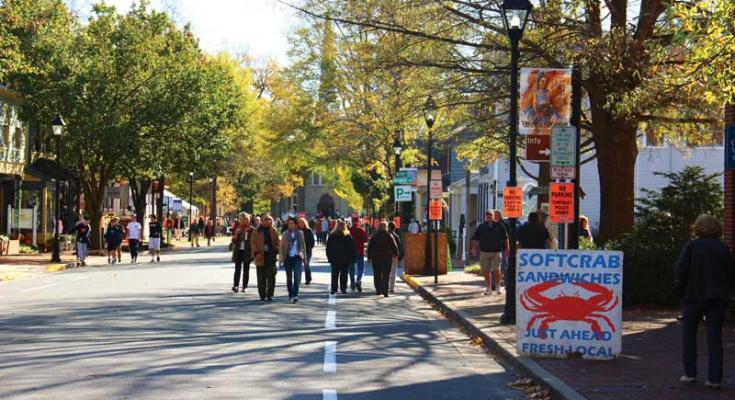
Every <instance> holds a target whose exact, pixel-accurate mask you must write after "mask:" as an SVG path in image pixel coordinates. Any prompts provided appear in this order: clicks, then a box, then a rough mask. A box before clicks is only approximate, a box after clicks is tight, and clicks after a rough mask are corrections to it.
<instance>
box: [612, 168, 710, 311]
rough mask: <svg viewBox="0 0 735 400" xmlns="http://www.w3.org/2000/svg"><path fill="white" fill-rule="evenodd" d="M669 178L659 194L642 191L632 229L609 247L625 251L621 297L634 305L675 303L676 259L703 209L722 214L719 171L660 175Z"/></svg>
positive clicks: (707, 211) (697, 170)
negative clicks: (642, 196) (717, 172)
mask: <svg viewBox="0 0 735 400" xmlns="http://www.w3.org/2000/svg"><path fill="white" fill-rule="evenodd" d="M657 175H660V176H664V177H666V178H667V179H668V180H669V183H668V184H667V185H666V186H665V187H664V188H663V189H661V191H660V192H656V191H653V190H648V189H644V193H645V197H644V198H643V199H639V203H638V205H637V206H636V223H635V228H634V229H633V232H631V233H629V234H628V235H626V236H625V237H623V239H622V240H621V241H620V242H617V243H609V244H608V245H607V246H606V247H607V248H610V249H619V250H622V251H623V252H625V267H624V268H625V269H624V271H625V273H624V278H623V299H624V304H626V305H627V306H632V305H643V304H645V305H663V306H671V305H676V304H677V302H678V299H677V298H676V296H675V295H674V291H673V283H674V263H675V262H676V259H677V257H678V256H679V253H680V252H681V249H682V247H683V246H684V244H685V243H686V242H687V241H688V240H689V239H690V237H691V226H692V225H693V224H694V221H695V220H696V218H697V216H698V215H699V214H702V213H707V214H712V215H714V216H716V217H718V218H720V217H721V216H722V211H723V208H722V207H723V205H722V187H721V186H720V183H719V181H718V177H719V174H712V175H705V174H704V170H703V169H702V168H701V167H687V168H685V169H684V170H682V171H680V172H676V173H657Z"/></svg>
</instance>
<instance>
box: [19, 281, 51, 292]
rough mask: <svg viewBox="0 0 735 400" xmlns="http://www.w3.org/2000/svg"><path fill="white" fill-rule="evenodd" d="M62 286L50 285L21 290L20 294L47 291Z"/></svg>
mask: <svg viewBox="0 0 735 400" xmlns="http://www.w3.org/2000/svg"><path fill="white" fill-rule="evenodd" d="M60 284H61V283H52V284H50V285H44V286H39V287H35V288H31V289H26V290H21V291H20V293H28V292H35V291H36V290H41V289H46V288H50V287H53V286H57V285H60Z"/></svg>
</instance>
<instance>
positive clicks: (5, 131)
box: [0, 125, 10, 146]
mask: <svg viewBox="0 0 735 400" xmlns="http://www.w3.org/2000/svg"><path fill="white" fill-rule="evenodd" d="M2 139H3V142H2V143H0V145H2V146H7V145H8V144H9V143H10V125H3V137H2Z"/></svg>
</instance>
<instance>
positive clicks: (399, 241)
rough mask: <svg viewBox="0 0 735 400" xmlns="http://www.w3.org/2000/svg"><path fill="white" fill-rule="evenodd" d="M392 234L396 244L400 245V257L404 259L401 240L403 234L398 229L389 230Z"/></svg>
mask: <svg viewBox="0 0 735 400" xmlns="http://www.w3.org/2000/svg"><path fill="white" fill-rule="evenodd" d="M388 232H390V234H391V235H393V240H395V241H396V246H398V259H399V260H403V256H404V255H405V253H404V251H403V242H402V241H401V234H400V233H398V232H396V231H388Z"/></svg>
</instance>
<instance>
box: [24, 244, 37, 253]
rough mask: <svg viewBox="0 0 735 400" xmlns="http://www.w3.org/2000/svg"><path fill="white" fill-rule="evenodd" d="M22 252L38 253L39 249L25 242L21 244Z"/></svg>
mask: <svg viewBox="0 0 735 400" xmlns="http://www.w3.org/2000/svg"><path fill="white" fill-rule="evenodd" d="M20 254H38V249H37V248H35V247H33V246H28V245H25V244H21V245H20Z"/></svg>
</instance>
